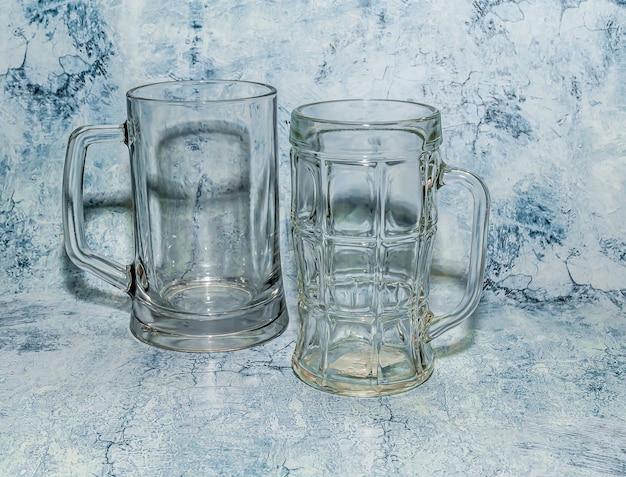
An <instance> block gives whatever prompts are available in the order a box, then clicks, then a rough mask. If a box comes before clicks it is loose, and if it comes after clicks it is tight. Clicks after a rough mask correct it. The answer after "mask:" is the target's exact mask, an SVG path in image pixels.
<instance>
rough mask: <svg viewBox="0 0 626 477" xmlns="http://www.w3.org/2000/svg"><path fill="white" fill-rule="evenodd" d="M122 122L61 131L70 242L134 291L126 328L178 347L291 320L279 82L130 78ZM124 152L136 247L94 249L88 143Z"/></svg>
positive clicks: (235, 342)
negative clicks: (285, 273) (142, 81)
mask: <svg viewBox="0 0 626 477" xmlns="http://www.w3.org/2000/svg"><path fill="white" fill-rule="evenodd" d="M126 99H127V120H126V121H125V122H124V124H122V125H120V126H85V127H82V128H79V129H77V130H76V131H74V132H73V133H72V135H71V137H70V140H69V142H68V148H67V154H66V161H65V172H64V183H63V221H64V232H65V244H66V250H67V254H68V255H69V257H70V258H71V260H72V261H73V262H74V263H75V264H76V265H77V266H79V267H81V268H83V269H85V270H87V271H89V272H91V273H94V274H95V275H97V276H99V277H100V278H102V279H104V280H106V281H107V282H109V283H111V284H113V285H115V286H117V287H119V288H121V289H122V290H124V291H126V292H127V293H128V294H129V295H130V296H131V297H132V314H131V322H130V329H131V331H132V333H133V334H134V335H135V336H136V337H137V338H138V339H139V340H141V341H144V342H146V343H150V344H152V345H155V346H159V347H163V348H169V349H174V350H179V351H223V350H234V349H239V348H244V347H248V346H253V345H256V344H258V343H261V342H263V341H266V340H268V339H270V338H273V337H275V336H277V335H278V334H280V333H281V332H282V331H283V330H284V329H285V327H286V325H287V322H288V317H287V312H286V307H285V300H284V295H283V286H282V277H281V267H280V257H279V237H278V183H277V175H278V170H277V168H278V165H277V154H276V150H277V144H276V90H275V89H274V88H273V87H271V86H267V85H263V84H258V83H251V82H241V81H172V82H165V83H157V84H151V85H146V86H140V87H138V88H135V89H132V90H130V91H129V92H128V93H127V95H126ZM102 142H123V143H125V144H126V145H127V146H128V149H129V152H130V163H131V176H132V189H133V214H134V242H135V257H134V260H133V263H132V264H131V265H129V266H124V265H122V264H120V263H116V262H115V261H113V260H111V259H108V258H105V257H103V256H101V255H100V254H98V253H96V252H94V251H92V250H91V249H90V248H89V246H88V245H87V242H86V239H85V231H84V216H83V214H84V212H83V203H82V185H83V184H82V181H83V179H82V176H83V170H84V166H85V158H86V155H87V148H88V146H90V145H91V144H94V143H102Z"/></svg>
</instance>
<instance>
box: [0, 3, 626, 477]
mask: <svg viewBox="0 0 626 477" xmlns="http://www.w3.org/2000/svg"><path fill="white" fill-rule="evenodd" d="M0 26H1V27H0V118H1V122H0V124H1V128H0V310H1V311H0V475H33V476H44V475H45V476H48V475H115V476H119V475H146V476H151V475H216V476H217V475H220V476H221V475H278V476H281V475H298V476H306V475H427V474H429V473H431V474H433V475H559V476H560V475H626V406H625V402H626V206H625V205H624V204H625V200H624V199H625V197H626V86H625V84H626V81H625V78H626V33H625V31H626V4H625V3H624V2H623V1H618V0H612V1H611V0H589V1H575V0H574V1H572V0H567V1H566V0H561V1H553V2H514V1H504V0H489V1H487V0H481V1H475V2H463V1H459V0H455V1H453V2H440V1H438V0H437V1H436V0H432V1H404V0H388V1H379V2H377V1H362V0H360V1H359V0H353V1H352V0H351V1H347V2H334V1H315V2H314V1H305V0H294V1H292V0H289V1H287V0H276V1H270V0H267V1H255V2H251V1H248V2H243V1H240V0H237V1H226V0H216V1H212V2H208V1H200V0H184V1H182V2H174V3H172V2H169V1H166V0H151V1H147V0H137V1H135V0H103V1H95V0H23V1H17V0H9V1H8V2H5V4H4V5H3V8H2V9H1V11H0ZM169 78H179V79H185V78H241V79H247V80H256V81H263V82H267V83H270V84H272V85H274V86H275V87H277V88H278V91H279V125H278V131H279V138H280V144H279V147H280V154H281V204H282V209H281V213H282V217H283V218H286V217H287V215H288V214H287V207H288V197H289V183H288V179H289V169H288V142H287V132H288V128H289V124H288V119H289V112H290V111H291V109H293V108H294V107H295V106H297V105H298V104H301V103H304V102H310V101H316V100H321V99H332V98H340V97H389V98H394V99H413V100H418V101H422V102H427V103H430V104H433V105H435V106H437V107H439V108H440V109H441V110H442V113H443V122H444V136H445V138H444V145H443V150H444V156H445V158H446V160H447V161H448V162H450V163H451V164H455V165H458V166H462V167H467V168H470V169H472V170H475V171H476V172H478V173H479V174H480V175H481V176H482V177H483V178H484V179H485V180H486V182H487V184H488V185H489V188H490V190H491V193H492V204H493V209H492V220H491V227H490V237H489V258H488V263H487V273H486V280H485V294H484V298H483V301H482V303H481V306H480V307H479V310H478V311H477V312H476V314H475V315H474V316H473V317H472V318H471V319H470V320H468V321H467V322H466V323H465V324H463V325H462V326H461V327H460V328H458V329H456V330H454V331H453V332H451V333H449V334H448V335H446V336H444V337H442V338H440V339H439V340H437V341H436V342H435V348H436V354H437V358H436V365H435V366H436V369H435V373H434V375H433V376H432V378H431V379H430V380H429V381H427V382H426V383H425V384H424V385H422V386H420V387H419V388H417V389H415V390H414V391H411V392H408V393H405V394H402V395H398V396H393V397H387V398H381V399H351V398H341V397H336V396H331V395H326V394H323V393H320V392H317V391H315V390H313V389H310V388H308V387H306V386H305V385H303V384H302V383H300V382H299V381H298V380H297V378H296V377H295V376H294V374H293V373H292V371H291V369H290V355H291V352H292V350H293V344H294V339H295V316H296V315H295V312H294V307H293V305H294V299H293V298H294V296H293V295H294V288H295V283H294V275H295V271H294V267H293V259H292V250H291V244H290V242H289V238H288V235H287V230H288V226H289V225H288V223H287V221H286V220H284V221H283V225H282V228H281V232H282V237H281V239H282V247H283V260H284V274H285V284H286V287H287V290H288V296H289V301H290V303H289V306H290V310H291V317H292V323H291V325H290V327H289V329H288V330H287V332H286V333H285V334H284V335H282V336H281V337H279V338H278V339H276V340H274V341H272V342H270V343H268V344H266V345H264V346H260V347H258V348H254V349H251V350H245V351H241V352H236V353H225V354H209V355H193V354H192V355H186V354H177V353H173V352H168V351H163V350H158V349H154V348H151V347H149V346H146V345H143V344H140V343H138V342H137V341H135V340H134V339H133V338H132V337H131V336H130V333H129V331H128V329H127V328H128V314H129V303H128V300H127V299H126V298H125V297H124V296H122V295H121V294H118V293H117V292H115V291H114V290H112V289H111V288H109V287H108V286H107V285H105V284H103V283H101V282H100V281H98V280H97V279H95V278H93V277H90V276H88V275H85V274H83V273H82V272H80V271H78V270H77V269H76V268H75V267H74V266H73V265H71V264H70V263H69V262H68V260H67V259H66V258H65V253H64V250H63V240H64V239H63V236H62V233H61V232H62V229H61V223H60V222H61V221H60V198H61V188H60V185H61V175H62V167H63V156H64V151H65V144H66V141H67V137H68V135H69V133H70V132H71V130H72V129H74V128H75V127H77V126H80V125H83V124H90V123H91V124H95V123H100V124H102V123H120V122H122V121H123V119H124V112H125V104H124V92H125V91H126V90H127V89H129V88H130V87H132V86H135V85H138V84H142V83H145V82H149V81H153V80H162V79H169ZM129 188H130V185H129V167H128V164H127V159H126V153H125V151H124V148H123V147H121V146H120V147H119V148H102V147H94V148H93V150H92V151H91V152H90V157H89V163H88V167H87V170H86V173H85V200H86V204H87V208H86V217H87V219H88V224H89V240H90V243H91V244H92V246H93V247H94V248H96V249H97V250H99V251H101V252H102V253H104V254H106V255H109V256H112V257H115V258H117V259H118V260H120V261H123V262H128V261H129V260H130V258H129V257H130V256H131V255H132V249H131V244H132V241H131V229H130V224H131V220H130V217H129V209H130V199H129ZM455 197H458V196H456V195H455V193H454V191H446V188H445V187H444V189H442V196H441V199H442V209H443V210H442V217H441V228H440V231H441V233H440V236H439V240H440V243H439V246H438V251H437V253H438V254H437V261H436V263H437V264H438V266H439V265H440V266H441V267H442V268H446V267H448V269H449V270H454V269H462V267H463V264H462V262H463V260H462V258H463V254H464V251H463V243H464V236H463V231H464V230H466V229H467V217H465V218H461V219H460V220H459V221H458V222H459V223H458V224H457V221H455V220H454V218H453V217H454V214H453V211H455V210H456V209H457V208H459V209H461V210H462V209H463V205H464V203H465V202H466V201H465V200H459V199H458V198H456V199H455ZM455 207H456V208H455ZM446 210H448V211H452V212H446ZM457 228H458V229H459V230H461V231H460V232H458V231H457ZM434 288H435V292H437V293H440V294H443V296H444V298H440V299H439V302H437V298H436V297H435V298H434V302H435V304H436V305H438V306H439V307H441V308H442V309H443V308H445V304H446V301H447V300H446V298H445V296H446V294H447V293H449V292H450V287H449V286H448V284H447V282H446V281H445V280H443V279H441V280H440V281H439V282H437V281H436V282H435V287H434Z"/></svg>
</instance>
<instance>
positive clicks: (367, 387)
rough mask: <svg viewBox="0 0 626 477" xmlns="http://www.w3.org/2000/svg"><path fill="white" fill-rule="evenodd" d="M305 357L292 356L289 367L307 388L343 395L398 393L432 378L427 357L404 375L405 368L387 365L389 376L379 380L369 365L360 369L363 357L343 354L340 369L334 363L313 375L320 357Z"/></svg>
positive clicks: (431, 369)
mask: <svg viewBox="0 0 626 477" xmlns="http://www.w3.org/2000/svg"><path fill="white" fill-rule="evenodd" d="M306 358H308V359H306ZM306 358H305V360H303V361H299V360H298V359H297V358H296V357H295V356H294V358H293V360H292V367H293V370H294V372H295V373H296V375H297V376H298V377H299V378H300V379H301V380H302V381H303V382H305V383H306V384H308V385H309V386H312V387H314V388H316V389H319V390H321V391H326V392H329V393H333V394H340V395H344V396H356V397H377V396H387V395H390V394H398V393H401V392H404V391H408V390H410V389H413V388H415V387H417V386H419V385H420V384H422V383H424V382H425V381H426V380H427V379H428V378H429V377H430V376H431V375H432V372H433V369H434V367H433V360H432V358H431V359H430V360H429V361H428V362H427V363H424V364H425V366H423V367H421V366H419V367H418V369H416V368H414V367H413V368H412V370H411V372H407V371H408V369H405V368H406V366H405V365H399V366H398V369H395V370H394V369H393V368H394V367H396V366H394V365H391V366H389V367H388V368H389V369H387V370H386V371H387V372H388V373H390V374H391V376H388V377H386V378H381V377H377V375H376V372H375V371H374V370H373V369H371V368H370V366H371V365H370V364H368V365H367V366H366V367H363V366H362V364H363V363H364V362H366V361H368V358H367V357H365V356H360V357H357V356H349V355H344V356H343V357H342V358H341V359H342V360H345V368H344V369H342V367H343V366H341V365H340V364H339V365H338V363H337V362H335V363H334V366H333V367H332V368H327V369H326V371H325V372H324V371H322V372H320V373H316V372H313V371H312V370H313V369H319V361H320V360H319V358H320V356H315V355H312V356H307V357H306ZM398 364H399V363H398ZM405 364H406V363H405ZM394 373H396V375H395V376H393V374H394Z"/></svg>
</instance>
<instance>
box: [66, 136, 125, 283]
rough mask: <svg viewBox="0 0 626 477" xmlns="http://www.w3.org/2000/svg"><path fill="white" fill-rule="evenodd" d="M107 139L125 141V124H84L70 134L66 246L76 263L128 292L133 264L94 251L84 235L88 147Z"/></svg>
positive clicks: (67, 171) (67, 160) (67, 163)
mask: <svg viewBox="0 0 626 477" xmlns="http://www.w3.org/2000/svg"><path fill="white" fill-rule="evenodd" d="M104 142H122V143H126V142H127V141H126V124H122V125H120V126H83V127H80V128H78V129H76V130H75V131H74V132H73V133H72V134H71V135H70V138H69V141H68V144H67V151H66V153H65V168H64V171H63V232H64V235H65V250H66V252H67V255H68V256H69V258H70V259H71V260H72V262H74V264H75V265H76V266H78V267H79V268H82V269H84V270H87V271H88V272H91V273H93V274H94V275H96V276H98V277H100V278H102V279H103V280H105V281H107V282H108V283H110V284H111V285H114V286H116V287H118V288H121V289H122V290H124V291H125V292H128V291H129V290H130V287H131V284H132V276H131V271H130V266H125V265H122V264H120V263H118V262H116V261H114V260H111V259H109V258H106V257H103V256H102V255H100V254H98V253H96V252H94V251H93V250H91V248H90V247H89V245H88V244H87V240H86V238H85V217H84V210H83V207H84V205H83V175H84V171H85V159H86V158H87V148H88V147H89V146H90V145H92V144H96V143H104Z"/></svg>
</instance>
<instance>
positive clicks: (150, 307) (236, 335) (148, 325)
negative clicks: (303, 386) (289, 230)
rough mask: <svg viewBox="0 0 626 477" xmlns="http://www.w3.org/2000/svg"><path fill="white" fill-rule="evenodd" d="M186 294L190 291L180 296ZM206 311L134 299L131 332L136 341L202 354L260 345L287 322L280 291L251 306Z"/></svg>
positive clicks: (272, 336)
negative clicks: (190, 310)
mask: <svg viewBox="0 0 626 477" xmlns="http://www.w3.org/2000/svg"><path fill="white" fill-rule="evenodd" d="M189 293H191V294H193V290H191V292H190V291H189V290H187V292H186V293H181V294H182V295H188V294H189ZM201 295H202V296H205V294H204V293H201ZM186 298H187V299H188V302H191V303H193V302H194V301H195V300H189V298H190V297H189V296H186ZM196 303H197V302H196ZM231 303H232V302H231ZM207 308H208V307H206V308H204V309H205V310H206V311H205V312H204V313H198V312H189V311H181V310H180V309H174V308H169V307H168V308H166V307H160V306H157V305H156V304H155V303H151V302H148V301H145V300H142V299H141V298H139V297H134V299H133V306H132V312H131V319H130V330H131V332H132V334H133V335H134V336H135V337H136V338H137V339H138V340H139V341H142V342H144V343H147V344H150V345H153V346H157V347H159V348H165V349H170V350H175V351H186V352H194V353H201V352H218V351H234V350H238V349H242V348H249V347H251V346H255V345H258V344H261V343H263V342H265V341H268V340H270V339H272V338H275V337H276V336H278V335H280V334H281V333H282V332H283V331H284V330H285V328H286V327H287V324H288V322H289V317H288V314H287V308H286V306H285V299H284V296H283V294H282V289H277V290H274V292H273V293H271V294H270V295H269V296H268V297H267V299H266V300H263V301H261V302H257V303H256V304H254V305H252V306H243V307H242V308H239V309H234V310H231V311H227V310H225V309H224V308H220V309H219V311H214V312H211V311H208V310H207ZM198 309H200V307H198Z"/></svg>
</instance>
